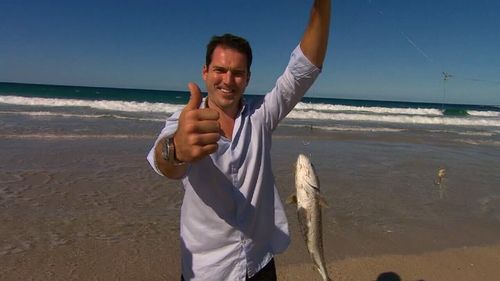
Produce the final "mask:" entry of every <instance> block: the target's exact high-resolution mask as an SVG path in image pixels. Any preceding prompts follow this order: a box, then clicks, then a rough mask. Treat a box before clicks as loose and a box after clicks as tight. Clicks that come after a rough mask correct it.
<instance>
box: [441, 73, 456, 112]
mask: <svg viewBox="0 0 500 281" xmlns="http://www.w3.org/2000/svg"><path fill="white" fill-rule="evenodd" d="M450 77H453V75H450V74H448V72H444V71H443V101H442V102H441V110H442V111H443V112H444V102H445V101H446V81H447V80H448V79H450Z"/></svg>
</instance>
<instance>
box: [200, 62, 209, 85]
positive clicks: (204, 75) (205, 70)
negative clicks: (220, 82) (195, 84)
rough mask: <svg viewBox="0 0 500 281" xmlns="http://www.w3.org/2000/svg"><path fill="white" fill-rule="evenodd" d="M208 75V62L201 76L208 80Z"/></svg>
mask: <svg viewBox="0 0 500 281" xmlns="http://www.w3.org/2000/svg"><path fill="white" fill-rule="evenodd" d="M207 75H208V66H207V65H206V64H204V65H203V69H202V70H201V77H203V80H205V81H206V80H207Z"/></svg>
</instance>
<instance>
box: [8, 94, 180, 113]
mask: <svg viewBox="0 0 500 281" xmlns="http://www.w3.org/2000/svg"><path fill="white" fill-rule="evenodd" d="M0 103H7V104H15V105H33V106H55V107H70V106H79V107H90V108H95V109H104V110H114V111H125V112H162V113H174V112H176V111H178V110H180V109H182V108H183V107H184V105H175V104H167V103H150V102H134V101H109V100H74V99H49V98H26V97H17V96H0Z"/></svg>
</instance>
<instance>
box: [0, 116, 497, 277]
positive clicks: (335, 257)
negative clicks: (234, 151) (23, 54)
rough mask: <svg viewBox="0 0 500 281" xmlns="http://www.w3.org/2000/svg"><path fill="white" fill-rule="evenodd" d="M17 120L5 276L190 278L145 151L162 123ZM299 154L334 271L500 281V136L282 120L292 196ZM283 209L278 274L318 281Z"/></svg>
mask: <svg viewBox="0 0 500 281" xmlns="http://www.w3.org/2000/svg"><path fill="white" fill-rule="evenodd" d="M21 119H22V118H21ZM13 120H14V119H12V120H10V119H7V118H4V119H3V120H2V121H3V122H4V126H3V128H10V129H8V130H7V129H4V130H3V131H1V132H0V154H1V155H2V156H1V158H0V168H1V169H0V280H5V281H15V280H23V281H24V280H64V281H66V280H85V281H87V280H103V281H108V280H113V281H114V280H116V281H117V280H152V281H153V280H179V276H180V261H179V225H178V224H179V209H180V204H181V201H182V196H183V192H182V187H181V186H180V184H179V183H178V182H175V181H170V180H165V179H164V178H162V177H160V176H158V175H156V174H155V173H154V172H153V171H152V169H151V168H150V167H149V166H148V164H147V162H146V159H145V156H146V153H147V151H148V150H149V148H150V145H151V144H152V142H153V141H154V139H155V134H156V133H157V132H158V131H159V130H160V128H161V125H162V124H161V123H158V122H145V121H128V120H115V119H106V118H104V119H98V120H90V121H85V122H86V123H85V122H83V125H82V121H81V120H72V119H71V118H67V119H64V120H62V119H57V120H59V121H57V120H54V119H51V120H46V119H44V117H41V118H36V120H19V118H17V119H16V120H15V121H13ZM28 121H29V122H28ZM47 121H50V122H47ZM9 122H11V123H12V124H14V123H15V122H25V123H23V127H22V128H23V129H20V128H19V127H16V126H9V124H11V123H9ZM5 124H7V125H5ZM74 124H79V128H80V129H79V130H76V129H75V126H73V125H74ZM82 128H83V129H82ZM298 153H308V154H310V155H311V158H312V160H313V162H314V163H315V165H316V168H317V171H318V174H319V177H320V181H321V188H322V192H323V194H324V195H325V197H326V198H327V200H328V203H329V205H330V208H328V209H325V210H324V212H323V214H324V215H323V217H324V221H323V226H324V244H325V255H326V259H327V263H328V269H329V271H330V273H331V276H332V278H333V280H366V281H372V280H377V281H383V280H385V281H389V280H412V281H413V280H414V281H416V280H425V281H439V280H442V281H448V280H456V281H469V280H492V281H493V280H498V276H500V267H499V266H498V265H499V264H500V207H499V206H500V190H499V189H498V186H499V183H500V175H499V173H498V167H499V166H500V152H499V150H498V146H494V145H480V144H479V145H477V144H476V145H471V144H469V143H463V142H456V141H453V140H447V139H445V138H442V137H441V136H433V135H426V134H419V133H418V132H405V133H398V134H394V133H384V132H377V133H370V132H325V131H321V130H313V131H311V130H310V128H297V127H295V128H288V127H286V126H285V127H280V128H279V129H278V130H277V132H276V133H275V137H274V144H273V167H274V173H275V176H276V181H277V184H278V189H279V192H280V195H281V197H282V199H284V198H286V197H287V196H288V195H289V194H290V193H291V192H292V191H293V188H294V187H293V168H292V165H293V163H294V161H295V159H296V157H297V155H298ZM440 167H445V168H446V169H447V171H448V174H447V177H446V178H445V181H444V184H445V185H446V190H445V193H443V194H440V190H439V188H438V186H437V185H436V184H435V183H434V182H435V180H436V171H437V170H438V169H439V168H440ZM286 211H287V216H288V219H289V223H290V231H291V235H292V243H291V245H290V247H289V249H288V250H287V251H286V252H285V253H284V254H281V255H279V256H277V257H276V262H277V270H278V276H279V280H291V281H293V280H301V281H303V280H313V281H314V280H320V278H319V274H317V273H316V272H314V271H313V270H312V264H311V262H310V260H309V257H308V255H307V253H306V249H305V245H304V243H303V240H302V237H301V236H300V233H299V228H298V225H297V219H296V213H295V209H294V206H286Z"/></svg>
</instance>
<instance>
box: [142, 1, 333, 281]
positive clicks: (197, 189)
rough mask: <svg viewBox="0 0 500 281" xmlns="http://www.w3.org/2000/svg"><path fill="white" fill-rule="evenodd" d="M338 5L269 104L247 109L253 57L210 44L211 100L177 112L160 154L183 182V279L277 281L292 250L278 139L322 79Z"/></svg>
mask: <svg viewBox="0 0 500 281" xmlns="http://www.w3.org/2000/svg"><path fill="white" fill-rule="evenodd" d="M330 10H331V8H330V1H329V0H315V1H314V4H313V7H312V10H311V16H310V20H309V23H308V26H307V28H306V31H305V32H304V35H303V38H302V40H301V42H300V45H299V46H297V48H295V50H294V51H293V53H292V55H291V58H290V62H289V64H288V66H287V68H286V69H285V72H284V73H283V75H282V76H281V77H280V78H279V79H278V81H277V82H276V85H275V87H274V88H273V89H272V91H271V92H269V93H268V94H267V95H266V96H265V97H264V99H263V100H261V101H259V102H247V101H245V99H244V98H243V93H244V91H245V88H246V87H247V85H248V83H249V81H250V74H251V73H250V65H251V62H252V52H251V49H250V46H249V44H248V42H247V41H246V40H244V39H243V38H240V37H237V36H233V35H230V34H225V35H223V36H220V37H214V38H212V41H211V42H210V43H209V45H208V46H207V57H206V64H205V65H204V67H203V71H202V76H203V80H204V81H205V85H206V89H207V92H208V96H207V98H206V99H202V96H201V92H200V89H199V88H198V86H196V85H195V84H193V83H190V84H189V85H188V87H189V90H190V92H191V98H190V100H189V102H188V104H187V105H186V106H185V108H184V109H183V110H182V111H181V112H177V113H175V114H173V115H172V116H171V117H170V118H169V119H168V120H167V122H166V125H165V128H164V129H163V131H162V132H161V134H160V136H159V137H158V139H157V140H156V142H155V145H154V147H153V148H152V149H151V151H150V153H149V155H148V160H149V162H150V163H151V165H152V166H153V168H154V169H155V170H156V171H157V172H158V173H159V174H162V175H165V176H167V177H168V178H172V179H182V183H183V185H184V190H185V193H184V199H183V204H182V209H181V229H180V232H181V248H182V277H181V278H182V279H183V280H204V281H205V280H217V281H219V280H231V281H232V280H276V270H275V267H274V260H273V256H274V254H277V253H281V252H283V251H284V250H285V249H286V248H287V247H288V244H289V242H290V238H289V233H288V224H287V220H286V216H285V213H284V210H283V206H282V204H281V200H280V198H279V196H278V193H277V190H276V187H275V183H274V177H273V174H272V170H271V159H270V149H271V134H272V132H273V130H274V129H275V128H276V127H277V125H278V122H279V121H281V120H282V119H283V118H285V116H286V115H287V114H288V113H289V112H290V111H291V110H292V109H293V107H294V106H295V105H296V104H297V103H298V102H299V101H300V99H301V98H302V96H303V95H304V94H305V92H306V91H307V89H309V87H310V86H311V85H312V83H313V82H314V80H315V79H316V77H317V76H318V74H319V72H320V68H321V66H322V64H323V60H324V57H325V54H326V49H327V42H328V34H329V23H330Z"/></svg>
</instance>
